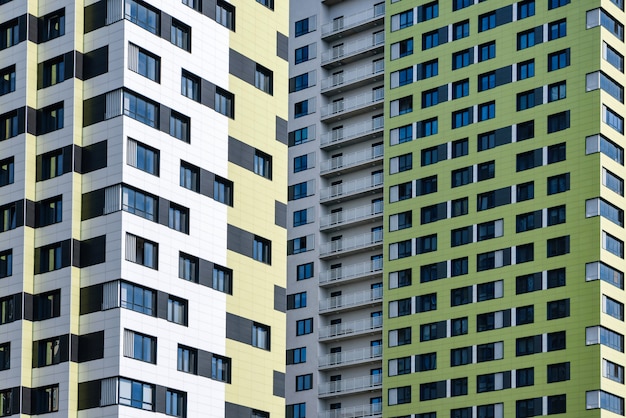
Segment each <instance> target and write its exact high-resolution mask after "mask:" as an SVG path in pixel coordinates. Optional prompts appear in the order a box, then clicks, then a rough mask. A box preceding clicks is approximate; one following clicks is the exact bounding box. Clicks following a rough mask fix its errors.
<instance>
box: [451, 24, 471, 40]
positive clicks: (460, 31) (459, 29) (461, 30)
mask: <svg viewBox="0 0 626 418" xmlns="http://www.w3.org/2000/svg"><path fill="white" fill-rule="evenodd" d="M468 36H469V20H464V21H462V22H458V23H455V24H454V25H452V40H453V41H456V40H458V39H463V38H466V37H468Z"/></svg>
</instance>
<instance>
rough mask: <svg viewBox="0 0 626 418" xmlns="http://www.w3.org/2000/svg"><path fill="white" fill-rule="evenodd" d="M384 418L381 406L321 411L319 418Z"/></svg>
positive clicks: (373, 405)
mask: <svg viewBox="0 0 626 418" xmlns="http://www.w3.org/2000/svg"><path fill="white" fill-rule="evenodd" d="M382 416H383V407H382V405H381V404H367V405H359V406H350V407H347V408H339V409H331V410H328V411H321V412H319V413H318V414H317V418H378V417H382Z"/></svg>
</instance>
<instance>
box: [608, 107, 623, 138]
mask: <svg viewBox="0 0 626 418" xmlns="http://www.w3.org/2000/svg"><path fill="white" fill-rule="evenodd" d="M603 108H604V114H603V119H604V120H603V122H604V123H606V124H607V125H609V126H610V127H611V128H613V129H615V130H616V131H617V132H619V133H620V134H623V133H624V118H623V117H621V116H620V115H619V114H617V113H616V112H614V111H613V110H611V109H609V108H608V107H606V106H603Z"/></svg>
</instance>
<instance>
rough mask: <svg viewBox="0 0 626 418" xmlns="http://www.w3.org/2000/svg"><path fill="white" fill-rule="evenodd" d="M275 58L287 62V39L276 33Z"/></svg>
mask: <svg viewBox="0 0 626 418" xmlns="http://www.w3.org/2000/svg"><path fill="white" fill-rule="evenodd" d="M276 56H278V57H279V58H282V59H284V60H285V61H287V60H288V59H289V38H287V37H286V36H285V35H283V34H282V33H280V32H276Z"/></svg>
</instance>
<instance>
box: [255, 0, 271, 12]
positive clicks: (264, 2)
mask: <svg viewBox="0 0 626 418" xmlns="http://www.w3.org/2000/svg"><path fill="white" fill-rule="evenodd" d="M256 2H257V3H260V4H262V5H263V6H265V7H267V8H268V9H270V10H274V0H256Z"/></svg>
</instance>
